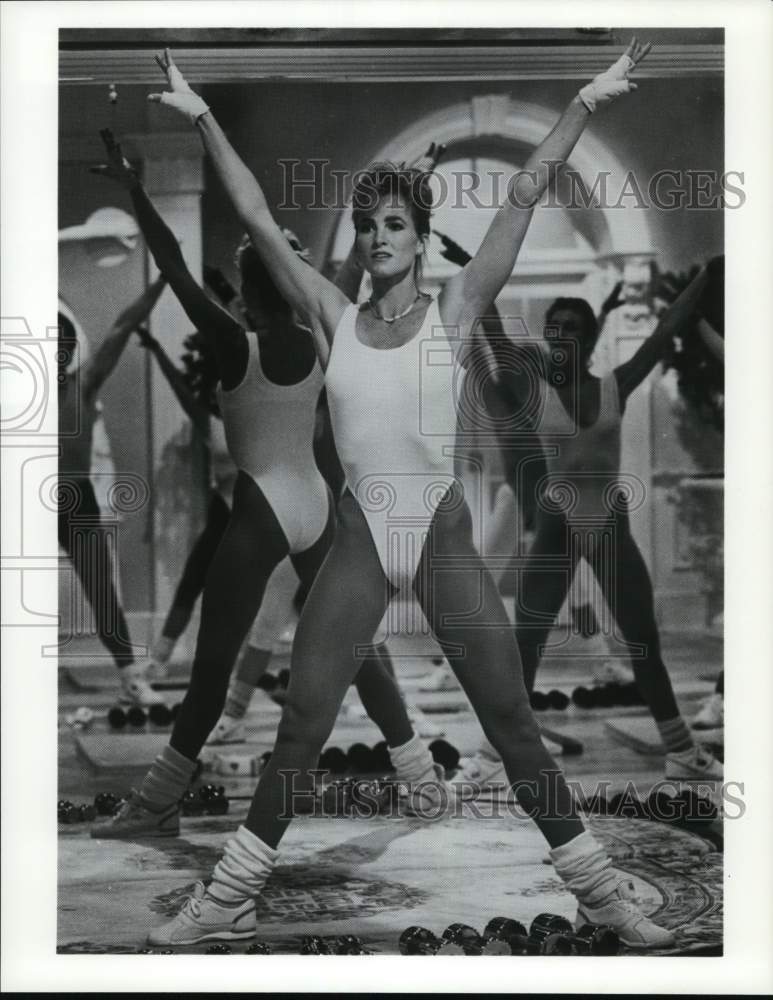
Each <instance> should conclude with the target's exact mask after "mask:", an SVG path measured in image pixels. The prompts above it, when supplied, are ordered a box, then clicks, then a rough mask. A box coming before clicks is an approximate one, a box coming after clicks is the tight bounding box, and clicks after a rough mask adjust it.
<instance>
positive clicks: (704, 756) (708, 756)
mask: <svg viewBox="0 0 773 1000" xmlns="http://www.w3.org/2000/svg"><path fill="white" fill-rule="evenodd" d="M714 759H715V758H714V754H713V753H711V751H710V750H707V749H706V747H705V746H702V745H701V744H700V743H696V744H695V764H696V766H697V767H703V768H709V767H711V765H712V764H713V763H714Z"/></svg>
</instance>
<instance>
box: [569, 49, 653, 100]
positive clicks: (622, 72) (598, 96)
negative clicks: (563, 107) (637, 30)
mask: <svg viewBox="0 0 773 1000" xmlns="http://www.w3.org/2000/svg"><path fill="white" fill-rule="evenodd" d="M651 48H652V45H651V44H650V43H649V42H647V44H646V45H642V44H641V43H640V42H639V41H638V40H637V39H636V36H634V37H633V38H632V39H631V42H630V44H629V46H628V48H627V49H626V50H625V53H624V54H623V55H622V56H620V58H619V59H618V60H617V62H614V63H613V64H612V65H611V66H610V67H609V69H608V70H606V71H605V72H603V73H600V74H599V75H598V76H597V77H594V79H593V80H592V81H591V82H590V83H588V84H586V85H585V86H584V87H583V88H582V89H581V90H580V100H581V101H582V103H583V104H584V105H585V107H586V108H587V109H588V111H590V112H593V111H595V110H596V108H597V107H598V106H599V105H600V104H609V103H610V101H614V99H615V98H616V97H619V96H620V95H621V94H628V93H630V92H631V91H632V90H636V84H635V83H631V81H630V80H629V79H628V76H629V74H630V73H632V72H633V71H634V69H635V68H636V67H637V65H638V64H639V63H640V62H641V61H642V59H643V58H644V57H645V56H646V55H647V53H648V52H649V50H650V49H651Z"/></svg>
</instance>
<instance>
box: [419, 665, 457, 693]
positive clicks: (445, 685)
mask: <svg viewBox="0 0 773 1000" xmlns="http://www.w3.org/2000/svg"><path fill="white" fill-rule="evenodd" d="M458 689H459V682H458V681H457V679H456V677H455V676H454V672H453V670H451V668H450V667H449V666H448V664H447V663H444V664H443V665H442V666H440V667H436V668H435V669H434V670H433V671H432V673H430V674H427V676H426V677H425V678H424V680H423V681H422V682H421V684H419V691H457V690H458Z"/></svg>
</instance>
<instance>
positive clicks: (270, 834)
mask: <svg viewBox="0 0 773 1000" xmlns="http://www.w3.org/2000/svg"><path fill="white" fill-rule="evenodd" d="M646 51H647V47H642V46H640V45H638V43H636V42H635V40H634V41H633V42H632V43H631V46H630V47H629V49H628V51H627V53H626V54H625V55H623V56H622V57H621V58H620V59H619V60H618V61H617V62H616V63H615V64H614V65H613V66H612V67H611V68H610V70H608V71H607V73H605V74H602V75H601V76H599V77H597V78H596V79H595V80H594V81H593V82H592V83H591V84H589V85H587V86H586V87H584V88H583V89H582V91H581V92H580V93H579V94H578V96H577V97H576V98H575V99H574V100H573V101H572V102H571V104H570V105H569V107H568V108H567V110H566V111H565V112H564V114H563V115H562V117H561V119H560V121H559V122H558V124H557V125H556V126H555V128H554V129H553V131H552V132H551V133H550V135H549V136H548V137H547V138H546V140H545V141H544V142H543V143H542V144H541V145H540V146H539V148H538V149H537V150H536V152H535V153H534V154H533V155H532V156H531V157H530V158H529V161H528V162H527V164H526V172H525V173H523V174H520V175H516V176H515V177H513V178H512V180H511V182H510V184H509V186H508V191H507V198H506V204H505V205H504V206H503V207H502V208H501V209H500V210H499V211H498V213H497V214H496V216H495V218H494V220H493V222H492V224H491V226H490V228H489V231H488V233H487V235H486V237H485V238H484V240H483V243H482V245H481V248H480V250H479V251H478V253H477V254H476V256H475V257H474V258H473V259H472V261H471V262H470V263H469V264H468V265H467V267H466V268H464V270H462V271H461V272H460V273H459V274H458V275H455V276H454V277H453V278H452V279H451V280H450V281H449V282H448V283H447V284H446V286H445V287H444V289H443V291H442V292H441V294H440V297H439V298H438V300H437V301H436V302H434V301H432V300H431V299H430V297H429V296H427V295H424V294H423V293H422V292H421V291H420V289H419V287H418V283H417V271H418V268H417V262H418V261H419V260H420V258H421V256H422V254H423V252H424V248H425V243H426V240H427V238H428V236H429V216H430V211H429V208H430V204H431V196H430V191H429V185H428V183H427V175H426V174H424V175H421V174H416V173H414V172H411V171H400V170H398V169H396V168H392V169H389V168H385V169H380V170H375V171H371V172H369V173H367V174H366V175H365V176H364V177H363V178H362V180H361V182H360V183H358V185H357V188H356V190H355V194H354V213H353V219H354V224H355V248H356V253H357V254H358V255H359V257H360V259H361V261H362V264H363V266H364V267H365V269H366V270H367V271H368V272H369V274H370V276H371V280H372V285H373V294H372V297H371V299H370V300H369V301H368V302H367V303H365V304H364V305H363V306H362V307H360V308H358V307H354V306H352V305H351V303H350V302H349V301H348V300H347V299H346V297H345V296H344V295H343V294H342V293H341V291H340V290H339V289H338V288H337V287H336V286H334V285H333V284H331V283H330V282H329V281H327V280H326V279H325V278H323V277H322V276H321V275H320V274H318V273H316V272H314V271H312V270H311V269H310V268H308V267H307V266H306V265H304V264H302V263H301V262H299V261H298V259H297V258H296V257H295V255H294V254H292V253H291V252H289V251H288V247H287V245H286V241H285V240H284V238H283V237H282V235H281V230H280V229H279V227H278V226H277V225H276V223H275V222H274V220H273V218H272V216H271V212H270V210H269V207H268V204H267V203H266V200H265V197H264V195H263V192H262V191H261V189H260V186H259V185H258V183H257V181H256V180H255V178H254V177H253V175H252V174H251V173H250V171H249V170H248V169H247V167H246V166H245V165H244V163H243V162H242V161H241V160H240V159H239V157H238V155H237V154H236V152H235V151H234V150H233V148H232V147H231V145H230V143H229V142H228V140H227V138H226V136H225V134H224V133H223V131H222V129H220V127H219V126H218V124H217V122H216V121H215V119H214V116H213V115H212V113H211V111H210V109H209V108H208V106H207V105H206V104H205V103H204V101H203V100H201V98H200V97H198V96H197V95H196V94H194V92H193V91H192V90H191V89H190V87H189V86H188V85H187V83H186V82H185V80H184V79H183V77H182V74H181V73H180V71H179V70H178V69H177V67H176V66H175V65H174V63H173V62H172V60H171V58H170V56H169V52H168V51H167V52H166V54H165V58H164V59H163V60H160V59H159V64H160V65H161V67H162V69H163V70H164V72H165V73H166V76H167V80H168V82H169V84H170V86H171V91H170V92H166V93H164V94H156V95H151V100H156V101H159V102H162V103H164V104H167V105H169V106H170V107H172V108H175V109H176V110H178V111H180V112H182V113H183V114H185V115H186V116H187V117H188V119H189V120H190V121H191V122H192V123H193V124H194V125H195V126H196V128H197V129H198V131H199V134H200V135H201V136H202V139H203V141H204V146H205V148H206V150H207V152H208V154H209V156H210V158H211V160H212V163H213V165H214V168H215V170H216V172H217V173H218V175H219V177H220V178H221V180H222V182H223V184H224V185H225V187H226V188H227V190H228V193H229V195H230V197H231V200H232V202H233V204H234V206H235V208H236V210H237V213H238V215H239V217H240V219H241V221H242V223H243V224H244V226H245V228H246V229H247V231H248V232H249V234H250V237H251V238H252V241H253V244H254V246H255V247H256V249H257V251H258V252H259V253H260V254H261V256H262V257H263V259H264V260H265V262H266V266H267V267H268V268H269V270H270V272H271V274H272V276H273V278H274V280H275V281H276V283H277V286H278V287H279V289H280V290H281V292H282V294H283V295H284V296H285V298H286V299H287V301H288V302H290V303H291V304H292V306H293V308H294V309H295V310H296V312H297V313H298V314H299V315H300V317H301V319H302V321H303V322H304V323H305V324H306V325H307V326H308V327H309V328H310V329H311V330H312V333H313V337H314V342H315V345H316V348H317V352H318V356H319V359H320V362H321V364H322V365H323V366H324V367H326V368H327V373H328V381H327V390H328V396H329V400H330V407H331V414H332V416H333V422H334V427H335V429H336V443H337V447H338V451H339V455H340V457H341V463H342V465H343V467H344V471H345V473H346V481H347V485H348V487H349V489H348V490H347V491H346V492H345V494H344V496H343V498H342V499H341V501H340V503H339V506H338V528H337V531H336V536H335V539H334V541H333V545H332V548H331V550H330V554H329V556H328V558H327V560H326V561H325V565H324V566H323V568H322V570H321V571H320V574H319V576H318V577H317V579H316V581H315V584H314V587H313V588H312V591H311V593H310V595H309V597H308V600H307V602H306V605H305V607H304V611H303V615H302V617H301V621H300V623H299V626H298V631H297V633H296V638H295V644H294V647H293V661H292V670H291V680H290V687H289V690H288V699H287V703H286V705H285V708H284V711H283V715H282V720H281V723H280V726H279V731H278V734H277V741H276V744H275V747H274V750H273V753H272V757H271V761H270V763H269V766H268V767H267V769H266V771H265V772H264V774H263V776H262V778H261V780H260V783H259V785H258V788H257V790H256V792H255V796H254V798H253V802H252V805H251V808H250V811H249V814H248V816H247V819H246V822H245V824H244V826H242V827H240V828H239V830H238V831H237V834H236V836H235V837H234V838H233V839H232V840H230V841H229V842H228V844H227V845H226V849H225V854H224V857H223V859H222V860H221V861H220V862H219V863H218V864H217V866H216V867H215V869H214V871H213V875H212V881H211V882H210V884H209V886H208V887H207V888H205V887H204V886H203V884H202V885H201V886H200V887H199V888H198V889H197V891H196V892H195V893H194V895H193V897H191V898H190V899H189V900H188V902H186V904H185V905H184V906H183V908H182V910H181V911H180V912H179V913H178V914H177V916H176V917H175V918H174V919H173V920H172V921H170V922H169V923H167V924H165V925H164V926H162V927H159V928H157V929H156V930H154V931H153V932H152V933H151V934H150V938H149V939H150V941H151V942H153V943H158V944H160V943H162V942H163V943H168V944H171V943H174V944H183V943H194V942H196V941H200V940H202V939H205V938H206V937H208V936H212V935H218V936H225V937H228V938H236V939H238V938H240V937H249V936H251V935H253V934H254V933H255V929H256V909H255V899H254V897H255V896H256V894H257V893H259V892H260V891H261V889H262V887H263V885H264V884H265V881H266V879H267V877H268V874H269V873H270V871H271V868H272V866H273V864H274V862H275V860H276V856H277V851H276V847H277V844H278V843H279V840H280V838H281V836H282V834H283V833H284V831H285V829H286V827H287V825H288V823H289V822H290V820H291V818H292V811H293V810H292V805H293V799H292V795H291V791H292V786H291V785H290V784H289V783H287V782H286V781H285V780H283V779H285V778H287V775H288V773H289V774H295V773H297V772H300V773H301V775H303V774H306V773H307V772H308V769H309V768H310V767H313V766H314V763H315V762H316V760H317V756H318V753H319V750H320V748H321V747H322V745H323V743H324V741H325V739H326V737H327V735H328V733H329V732H330V730H331V728H332V725H333V723H334V721H335V717H336V714H337V711H338V706H339V704H340V702H341V699H342V697H343V695H344V692H345V690H346V687H347V686H348V684H349V682H350V680H351V677H352V676H354V673H355V672H356V669H357V664H358V660H357V650H358V649H360V648H361V647H362V645H364V644H367V643H369V642H370V640H371V637H372V635H373V633H374V631H375V629H376V627H377V626H378V624H379V622H380V620H381V617H382V615H383V613H384V611H385V608H386V606H387V603H388V601H389V599H390V597H391V596H392V595H393V594H394V593H395V590H396V588H397V587H405V586H411V587H412V588H413V591H414V593H415V594H416V597H417V598H418V600H419V602H420V604H421V606H422V608H423V610H424V612H425V614H426V616H427V619H428V621H429V623H430V625H431V627H432V629H433V631H434V632H435V635H436V637H437V638H438V640H439V641H440V642H441V644H442V645H443V647H444V648H445V649H446V650H447V651H448V653H449V655H451V657H452V663H453V666H454V669H455V671H456V673H457V676H458V678H459V680H460V682H461V683H462V686H463V687H464V689H465V691H466V693H467V695H468V697H469V699H470V701H471V703H472V705H473V707H474V709H475V711H476V712H477V714H478V716H479V718H480V721H481V724H482V726H483V729H484V731H485V732H486V735H487V737H488V738H489V740H490V741H491V742H492V743H493V744H494V745H495V746H496V747H497V749H498V750H499V752H500V753H501V755H502V758H503V760H504V761H505V766H506V769H507V774H508V778H509V779H510V781H511V782H512V784H513V786H514V791H515V793H516V795H517V798H518V800H519V802H520V803H521V805H522V806H523V807H524V808H526V809H527V810H528V811H529V813H530V815H531V816H533V817H534V819H535V821H536V822H537V824H538V826H539V828H540V830H541V831H542V832H543V834H544V835H545V837H546V838H547V840H548V842H549V843H550V845H551V848H552V851H551V857H552V860H553V862H554V864H555V866H556V869H557V871H558V872H559V873H560V874H561V876H562V877H563V878H564V880H565V882H566V884H567V886H568V887H569V889H570V890H571V891H572V892H574V894H575V895H576V897H577V898H578V901H579V904H580V913H581V916H582V917H583V918H584V919H587V920H590V921H595V922H601V921H604V922H606V923H609V924H612V925H613V926H614V927H615V928H616V929H617V930H618V932H619V933H620V935H621V936H622V938H623V939H624V940H625V941H626V942H627V943H629V944H632V945H634V946H639V947H653V946H663V945H667V944H669V943H671V942H672V940H673V936H672V935H671V934H670V932H668V931H666V930H664V929H662V928H660V927H658V926H657V925H655V924H653V923H652V922H651V921H649V920H648V919H647V918H646V917H645V916H644V914H643V913H642V912H641V911H640V910H639V909H638V908H637V907H636V905H635V904H634V902H633V901H632V898H631V895H632V889H631V886H630V882H628V881H627V880H626V879H625V878H624V877H623V876H622V875H621V873H619V872H617V871H615V869H613V868H612V866H611V861H610V859H609V857H608V856H607V855H606V853H605V851H604V850H603V849H602V848H601V847H600V845H599V844H597V843H596V841H595V840H594V839H593V837H592V836H591V835H590V833H588V832H586V831H585V830H584V828H583V825H582V823H581V821H580V820H579V818H578V817H577V815H576V812H575V810H574V808H573V804H572V801H571V796H570V793H569V790H568V788H567V786H566V784H565V782H564V780H563V777H562V776H561V774H560V772H559V771H558V769H557V767H556V765H555V763H554V761H553V760H552V759H551V758H550V756H549V755H548V753H547V751H546V750H545V749H544V747H543V745H542V743H541V741H540V738H539V731H538V728H537V725H536V722H535V720H534V716H533V714H532V712H531V709H530V707H529V699H528V695H527V693H526V689H525V686H524V683H523V677H522V674H521V669H520V660H519V657H518V650H517V647H516V644H515V639H514V636H513V633H512V629H511V628H510V627H509V625H508V622H507V616H506V614H505V611H504V608H503V606H502V603H501V600H500V598H499V594H498V592H497V588H496V586H495V584H494V582H493V580H492V579H491V577H490V576H489V574H488V572H487V571H486V569H485V566H484V564H483V562H482V560H481V558H480V556H479V555H478V553H477V551H476V550H475V548H474V546H473V543H472V530H471V529H472V524H471V516H470V512H469V509H468V507H467V504H466V502H465V499H464V496H463V492H462V490H461V487H460V485H459V483H458V482H457V481H456V480H455V479H454V477H453V468H452V457H451V456H449V455H448V454H447V453H446V450H445V449H444V448H443V447H442V445H441V444H440V441H439V439H440V438H445V440H446V443H447V446H450V447H449V450H450V451H452V448H453V431H454V427H455V404H454V391H455V385H456V386H458V385H459V384H461V382H462V380H463V375H462V374H461V367H463V366H464V363H465V361H466V360H467V358H468V356H469V351H470V349H471V348H470V343H469V333H470V331H471V330H472V329H473V327H474V325H475V322H476V320H477V318H478V317H479V316H481V315H483V314H484V313H485V310H486V309H487V307H488V306H489V304H490V303H491V302H492V301H493V299H494V298H495V297H496V295H497V294H498V292H499V291H500V290H501V288H502V287H503V285H504V283H505V282H506V280H507V278H508V277H509V275H510V273H511V272H512V269H513V266H514V264H515V260H516V257H517V254H518V251H519V248H520V246H521V243H522V241H523V238H524V236H525V235H526V231H527V228H528V225H529V222H530V219H531V216H532V212H533V209H534V207H535V205H536V203H537V201H538V200H539V198H540V196H541V194H542V192H543V191H544V190H545V188H546V186H547V183H548V172H549V164H550V163H552V162H554V161H556V160H563V159H565V158H566V157H567V156H568V154H569V153H570V152H571V150H572V148H573V146H574V144H575V143H576V141H577V140H578V138H579V137H580V135H581V133H582V131H583V129H584V127H585V125H586V124H587V121H588V119H589V117H590V114H591V113H592V111H593V109H594V108H595V107H596V106H597V104H602V103H606V102H608V101H610V100H612V99H613V98H614V97H616V96H619V95H621V94H623V93H626V92H627V91H629V90H630V89H631V85H630V84H629V82H628V79H627V77H628V74H629V72H630V71H631V70H632V69H633V68H634V67H635V65H636V62H637V61H638V60H639V59H641V58H642V57H643V56H644V55H645V54H646ZM449 330H451V331H454V332H455V333H456V334H458V335H456V336H449V335H448V333H447V331H449ZM433 345H434V351H433ZM455 380H456V382H455ZM354 420H356V421H357V423H356V424H352V421H354ZM449 436H450V440H449ZM436 438H437V439H438V440H435V439H436ZM419 481H420V482H421V486H419V485H418V483H419ZM385 508H388V510H387V513H388V514H389V516H386V515H385ZM392 515H394V516H392ZM393 527H396V529H397V534H396V537H397V543H396V544H394V545H393V542H392V537H393V536H392V535H391V531H392V528H393ZM409 529H413V530H412V532H410V531H409ZM409 534H410V539H409V538H408V535H409ZM424 536H426V537H424ZM551 779H552V780H551ZM551 792H552V794H551Z"/></svg>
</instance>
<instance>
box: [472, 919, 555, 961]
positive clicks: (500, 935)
mask: <svg viewBox="0 0 773 1000" xmlns="http://www.w3.org/2000/svg"><path fill="white" fill-rule="evenodd" d="M570 927H571V925H570ZM503 945H504V946H505V947H506V948H509V949H510V951H509V954H511V955H571V953H572V944H571V941H570V940H569V938H568V937H567V936H566V934H564V933H561V932H560V931H550V932H547V933H543V932H542V928H541V927H540V926H536V927H535V923H534V922H532V925H531V927H530V929H529V930H528V931H527V930H526V928H525V927H524V925H523V924H522V923H521V922H520V920H513V919H511V918H510V917H494V918H493V919H492V920H489V922H488V923H487V924H486V929H485V931H484V932H483V954H484V955H501V954H508V952H507V951H503V950H502V946H503Z"/></svg>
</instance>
